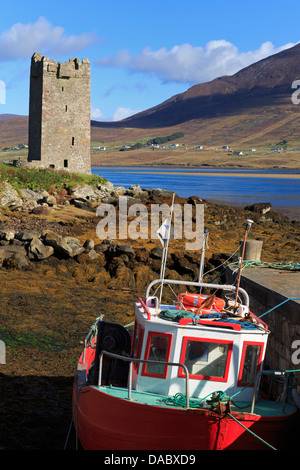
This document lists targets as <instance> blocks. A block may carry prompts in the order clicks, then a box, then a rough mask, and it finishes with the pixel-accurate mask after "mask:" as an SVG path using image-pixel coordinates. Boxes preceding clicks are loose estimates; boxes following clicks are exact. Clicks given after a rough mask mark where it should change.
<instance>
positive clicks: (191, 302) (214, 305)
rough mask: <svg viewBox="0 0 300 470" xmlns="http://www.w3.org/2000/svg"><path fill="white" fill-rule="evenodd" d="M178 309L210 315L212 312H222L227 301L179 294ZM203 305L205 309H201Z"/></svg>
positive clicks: (204, 296) (205, 296)
mask: <svg viewBox="0 0 300 470" xmlns="http://www.w3.org/2000/svg"><path fill="white" fill-rule="evenodd" d="M177 300H178V304H177V309H178V310H180V309H182V308H183V309H185V310H190V311H192V312H197V311H198V310H199V313H200V312H201V314H203V313H210V312H211V311H212V310H215V311H216V312H221V311H222V310H223V309H224V307H225V301H224V300H223V299H220V298H219V297H214V296H209V295H204V294H191V293H184V294H179V295H178V297H177ZM202 304H203V308H201V306H202Z"/></svg>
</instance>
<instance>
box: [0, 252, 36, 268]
mask: <svg viewBox="0 0 300 470" xmlns="http://www.w3.org/2000/svg"><path fill="white" fill-rule="evenodd" d="M0 258H1V255H0ZM3 267H4V268H7V269H28V267H29V262H28V260H27V258H26V256H24V255H23V254H22V253H17V252H15V253H10V254H9V255H8V256H7V257H5V258H4V260H3Z"/></svg>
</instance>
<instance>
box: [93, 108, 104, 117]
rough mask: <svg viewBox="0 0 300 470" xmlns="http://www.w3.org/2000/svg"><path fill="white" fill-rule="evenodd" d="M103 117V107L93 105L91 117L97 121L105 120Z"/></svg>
mask: <svg viewBox="0 0 300 470" xmlns="http://www.w3.org/2000/svg"><path fill="white" fill-rule="evenodd" d="M103 118H104V116H103V113H102V111H101V109H99V108H95V107H94V106H91V119H94V120H95V121H100V120H102V121H103Z"/></svg>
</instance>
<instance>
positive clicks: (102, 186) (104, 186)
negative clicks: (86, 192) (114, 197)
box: [97, 181, 114, 194]
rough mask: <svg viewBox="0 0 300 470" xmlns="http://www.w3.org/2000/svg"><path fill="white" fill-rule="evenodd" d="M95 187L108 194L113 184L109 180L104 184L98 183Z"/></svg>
mask: <svg viewBox="0 0 300 470" xmlns="http://www.w3.org/2000/svg"><path fill="white" fill-rule="evenodd" d="M97 189H98V190H99V191H104V192H107V193H109V194H110V193H111V192H112V191H113V189H114V185H113V184H112V183H111V182H110V181H107V182H106V183H105V184H98V185H97Z"/></svg>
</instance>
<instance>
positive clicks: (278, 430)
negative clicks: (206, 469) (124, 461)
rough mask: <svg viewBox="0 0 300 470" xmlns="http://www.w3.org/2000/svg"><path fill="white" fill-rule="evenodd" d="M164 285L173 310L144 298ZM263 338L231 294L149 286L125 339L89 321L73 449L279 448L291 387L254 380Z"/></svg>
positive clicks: (290, 408) (289, 377)
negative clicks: (76, 445) (171, 293)
mask: <svg viewBox="0 0 300 470" xmlns="http://www.w3.org/2000/svg"><path fill="white" fill-rule="evenodd" d="M200 272H201V269H200ZM167 284H168V285H169V286H170V287H171V288H172V290H174V291H175V290H176V288H177V289H182V292H181V293H180V294H179V295H178V296H177V298H176V300H175V304H170V303H162V301H161V295H160V296H156V295H151V290H152V289H154V288H155V287H158V288H160V289H161V292H162V288H163V286H165V285H167ZM175 286H177V287H175ZM178 286H179V287H178ZM184 288H185V289H188V290H189V291H184ZM204 288H205V290H206V291H207V290H208V289H210V290H211V291H212V295H203V294H202V293H201V292H202V291H203V289H204ZM216 292H218V295H219V297H216V295H215V293H216ZM269 333H270V332H269V330H268V325H267V324H266V323H264V322H263V321H262V320H261V319H260V318H259V317H258V316H256V315H255V314H254V313H253V312H251V310H250V306H249V297H248V295H247V292H246V291H245V290H244V289H242V288H240V287H239V285H236V286H233V285H219V284H207V283H203V282H202V281H201V279H200V280H199V282H186V281H175V280H166V279H158V280H156V281H153V282H152V283H150V284H149V286H148V288H147V290H146V294H145V298H143V299H142V298H139V299H137V301H136V303H135V321H134V327H133V331H132V333H131V334H130V333H129V331H128V329H127V328H125V327H123V326H122V325H119V324H114V323H109V322H105V321H104V320H103V319H102V318H98V319H97V320H96V321H95V324H94V325H93V326H92V328H91V330H90V332H89V334H88V336H87V338H86V341H85V347H84V350H83V352H82V355H81V357H80V359H79V362H78V367H77V374H76V378H75V381H74V390H73V416H74V424H75V428H76V432H77V434H78V437H79V440H80V443H81V445H82V447H83V448H84V449H103V450H136V449H141V450H172V449H180V450H224V449H227V450H250V449H270V448H271V449H282V448H285V447H286V445H288V439H289V431H290V430H291V427H292V424H293V420H294V418H295V415H296V411H297V407H296V405H295V404H294V403H293V401H292V400H291V393H290V392H291V389H292V388H293V387H294V386H295V377H294V375H293V373H292V372H291V371H280V370H274V371H272V370H264V368H263V364H264V357H265V352H266V348H267V341H268V336H269ZM274 379H276V380H277V379H279V382H280V383H279V384H277V392H274V390H275V389H274V387H273V383H274ZM274 393H277V395H275V396H274ZM272 394H273V395H272ZM279 397H281V399H280V400H279V399H278V398H279Z"/></svg>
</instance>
